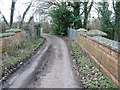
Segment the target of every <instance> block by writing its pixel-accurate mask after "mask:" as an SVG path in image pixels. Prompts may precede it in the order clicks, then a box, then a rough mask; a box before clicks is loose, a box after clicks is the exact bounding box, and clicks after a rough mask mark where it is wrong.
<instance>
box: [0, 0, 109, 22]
mask: <svg viewBox="0 0 120 90" xmlns="http://www.w3.org/2000/svg"><path fill="white" fill-rule="evenodd" d="M11 1H12V0H0V11H1V12H2V14H3V15H4V16H5V17H6V19H7V20H8V22H9V20H10V7H11ZM29 1H31V0H17V3H16V7H15V8H16V10H15V14H14V21H17V20H18V16H19V15H22V14H23V12H24V11H25V9H26V7H27V5H28V4H26V3H27V2H29ZM42 1H43V0H42ZM68 1H69V0H68ZM94 1H95V0H94ZM96 1H97V2H98V1H102V0H96ZM107 1H109V2H110V1H111V0H107ZM32 12H33V10H32V9H30V11H29V12H28V13H27V15H26V18H25V19H26V20H28V18H29V17H30V16H31V14H32ZM92 16H94V17H95V18H96V17H97V14H96V13H95V12H94V9H92Z"/></svg>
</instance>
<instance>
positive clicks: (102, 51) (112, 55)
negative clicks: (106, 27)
mask: <svg viewBox="0 0 120 90" xmlns="http://www.w3.org/2000/svg"><path fill="white" fill-rule="evenodd" d="M76 41H77V42H78V44H80V45H82V46H83V47H84V48H85V49H86V50H87V51H88V52H89V53H90V54H91V55H92V56H94V57H95V58H96V60H97V61H98V62H99V63H100V64H101V65H102V66H103V68H105V69H106V70H107V72H105V74H106V75H108V76H109V77H110V78H111V79H112V80H113V81H114V82H115V83H116V84H118V82H116V80H117V81H118V80H119V81H120V76H119V74H120V70H119V69H120V53H119V52H117V51H115V50H113V49H111V48H110V47H107V46H105V45H103V44H100V43H98V42H96V41H94V40H92V39H91V37H89V36H87V37H85V36H82V35H80V34H79V33H77V39H76ZM110 74H111V75H112V76H111V75H110ZM113 77H114V79H113ZM115 79H116V80H115ZM119 85H120V82H119Z"/></svg>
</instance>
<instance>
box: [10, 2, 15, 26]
mask: <svg viewBox="0 0 120 90" xmlns="http://www.w3.org/2000/svg"><path fill="white" fill-rule="evenodd" d="M15 3H16V2H15V1H13V0H12V4H11V14H10V28H12V25H13V17H14V10H15Z"/></svg>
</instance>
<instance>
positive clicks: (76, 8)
mask: <svg viewBox="0 0 120 90" xmlns="http://www.w3.org/2000/svg"><path fill="white" fill-rule="evenodd" d="M73 9H74V10H73V14H74V16H75V17H76V18H77V17H79V20H77V21H76V22H75V23H74V26H75V29H78V28H81V27H82V21H81V19H80V15H79V14H80V2H74V6H73Z"/></svg>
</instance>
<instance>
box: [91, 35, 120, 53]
mask: <svg viewBox="0 0 120 90" xmlns="http://www.w3.org/2000/svg"><path fill="white" fill-rule="evenodd" d="M91 39H92V40H94V41H96V42H98V43H100V44H102V45H105V46H107V47H109V48H111V49H113V50H115V51H117V52H119V53H120V48H119V46H120V42H117V41H114V40H110V39H107V38H105V37H101V36H94V37H91Z"/></svg>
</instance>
